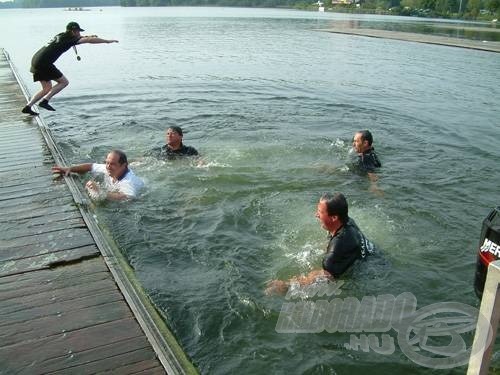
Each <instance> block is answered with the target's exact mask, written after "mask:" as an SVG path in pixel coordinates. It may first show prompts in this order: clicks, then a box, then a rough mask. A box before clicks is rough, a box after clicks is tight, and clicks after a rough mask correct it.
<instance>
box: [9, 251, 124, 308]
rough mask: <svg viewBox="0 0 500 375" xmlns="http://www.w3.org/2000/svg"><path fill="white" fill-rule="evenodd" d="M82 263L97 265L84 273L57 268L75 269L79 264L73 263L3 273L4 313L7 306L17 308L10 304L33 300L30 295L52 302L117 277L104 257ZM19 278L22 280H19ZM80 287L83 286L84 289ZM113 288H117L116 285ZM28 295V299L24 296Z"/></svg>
mask: <svg viewBox="0 0 500 375" xmlns="http://www.w3.org/2000/svg"><path fill="white" fill-rule="evenodd" d="M80 264H85V265H86V264H94V265H95V268H94V267H92V268H91V267H85V269H82V270H81V272H80V273H78V272H68V273H59V272H55V271H58V270H59V269H64V270H66V269H68V270H71V271H73V269H74V268H75V265H72V266H71V267H59V268H55V269H51V270H41V271H38V272H29V273H26V274H22V275H16V276H9V277H3V278H2V279H3V282H2V284H1V285H0V288H1V289H0V310H1V311H2V313H5V312H6V311H7V310H8V311H13V310H12V309H10V308H9V309H7V310H6V307H9V306H12V305H13V304H18V305H22V304H24V303H25V302H26V301H27V303H30V302H29V300H28V299H29V298H31V299H32V300H33V301H37V300H39V299H40V300H41V301H44V303H52V302H53V301H56V300H57V301H59V300H61V298H63V297H64V295H65V294H68V295H69V294H71V293H72V294H74V295H75V296H74V298H77V297H81V296H82V295H83V292H84V291H86V290H87V289H88V290H92V288H94V289H95V290H97V289H102V288H103V287H104V286H106V287H109V286H110V284H107V283H105V284H104V285H102V284H101V281H103V280H107V281H113V278H112V277H111V275H110V273H109V271H108V269H107V268H106V267H105V266H104V267H103V265H102V259H100V261H99V262H97V263H96V262H94V260H93V259H90V260H87V261H85V262H81V263H79V264H78V265H76V266H79V265H80ZM54 270H55V271H54ZM52 271H54V272H52ZM30 276H32V277H30ZM18 279H19V281H18V282H16V280H18ZM9 281H10V282H9ZM71 288H73V289H71ZM78 288H81V292H80V291H79V290H78ZM63 289H64V290H63ZM111 289H115V288H114V287H113V288H111ZM54 291H57V293H58V294H57V295H56V294H52V295H50V292H54ZM61 296H62V297H61ZM25 297H26V301H24V300H23V298H25ZM70 297H71V296H70ZM33 303H34V302H33ZM37 306H38V305H37ZM16 311H17V310H16Z"/></svg>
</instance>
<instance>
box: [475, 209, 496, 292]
mask: <svg viewBox="0 0 500 375" xmlns="http://www.w3.org/2000/svg"><path fill="white" fill-rule="evenodd" d="M498 259H500V206H498V207H496V208H494V209H492V210H491V211H490V213H489V214H488V216H487V217H486V219H484V221H483V227H482V229H481V238H480V239H479V247H478V250H477V264H476V277H475V280H474V290H475V292H476V294H477V296H478V297H479V298H481V297H482V295H483V289H484V283H485V282H486V275H487V272H488V265H489V264H490V263H491V262H493V261H495V260H498Z"/></svg>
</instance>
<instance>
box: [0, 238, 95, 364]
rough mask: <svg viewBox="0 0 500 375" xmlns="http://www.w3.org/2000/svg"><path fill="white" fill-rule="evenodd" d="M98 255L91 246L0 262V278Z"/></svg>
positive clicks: (93, 246)
mask: <svg viewBox="0 0 500 375" xmlns="http://www.w3.org/2000/svg"><path fill="white" fill-rule="evenodd" d="M100 254H101V253H100V252H99V250H98V249H97V247H95V245H91V246H85V247H79V248H77V249H71V250H64V251H58V252H53V253H48V254H43V255H39V256H35V257H30V258H24V259H17V260H10V261H6V262H0V277H2V276H4V275H15V274H18V273H23V272H29V271H34V270H39V269H44V268H49V267H51V266H53V265H56V264H61V263H68V262H74V261H77V260H81V259H86V258H89V257H93V256H98V255H100ZM0 363H1V362H0Z"/></svg>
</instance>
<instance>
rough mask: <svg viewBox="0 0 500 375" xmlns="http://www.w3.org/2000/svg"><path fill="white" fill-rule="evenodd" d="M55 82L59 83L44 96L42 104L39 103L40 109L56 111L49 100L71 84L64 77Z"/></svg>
mask: <svg viewBox="0 0 500 375" xmlns="http://www.w3.org/2000/svg"><path fill="white" fill-rule="evenodd" d="M55 81H56V82H57V83H56V84H55V85H54V86H53V87H52V89H51V90H50V91H49V92H48V93H47V94H46V95H45V96H44V98H43V100H42V101H41V102H40V103H38V105H39V106H40V107H42V108H45V109H47V110H49V111H55V109H54V108H53V107H52V106H51V105H50V104H49V100H50V99H51V98H52V97H53V96H54V95H56V94H57V93H58V92H60V91H61V90H62V89H64V88H65V87H66V86H68V84H69V81H68V79H67V78H66V77H65V76H62V77H61V78H58V79H56V80H55Z"/></svg>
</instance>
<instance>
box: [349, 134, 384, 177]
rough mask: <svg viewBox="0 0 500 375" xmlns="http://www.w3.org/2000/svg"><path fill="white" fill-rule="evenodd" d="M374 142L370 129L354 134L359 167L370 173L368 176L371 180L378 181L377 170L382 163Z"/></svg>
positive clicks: (354, 148) (353, 142)
mask: <svg viewBox="0 0 500 375" xmlns="http://www.w3.org/2000/svg"><path fill="white" fill-rule="evenodd" d="M372 144H373V136H372V133H370V131H369V130H360V131H358V132H356V133H355V134H354V138H353V140H352V148H353V150H354V151H355V152H356V153H357V154H358V155H357V163H356V165H357V167H358V168H359V169H361V170H362V171H365V172H367V173H368V177H369V178H370V180H371V181H377V175H376V174H375V171H376V169H377V168H380V167H381V166H382V164H381V163H380V160H379V159H378V156H377V154H376V153H375V148H374V147H373V145H372Z"/></svg>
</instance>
